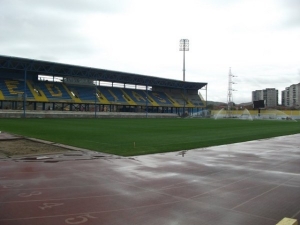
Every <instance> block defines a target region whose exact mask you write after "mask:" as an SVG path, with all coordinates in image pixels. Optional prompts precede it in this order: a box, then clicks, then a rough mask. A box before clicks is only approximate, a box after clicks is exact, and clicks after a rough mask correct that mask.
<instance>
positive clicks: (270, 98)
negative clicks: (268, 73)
mask: <svg viewBox="0 0 300 225" xmlns="http://www.w3.org/2000/svg"><path fill="white" fill-rule="evenodd" d="M258 100H264V101H265V106H266V107H276V106H278V90H276V89H275V88H267V89H264V90H256V91H252V102H253V101H258Z"/></svg>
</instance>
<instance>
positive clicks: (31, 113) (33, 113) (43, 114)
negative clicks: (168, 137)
mask: <svg viewBox="0 0 300 225" xmlns="http://www.w3.org/2000/svg"><path fill="white" fill-rule="evenodd" d="M23 117H24V111H23V110H0V118H23ZM25 117H26V118H95V112H75V111H37V110H26V112H25ZM146 117H147V118H177V117H178V115H177V114H174V113H148V114H146V113H126V112H97V113H96V118H146Z"/></svg>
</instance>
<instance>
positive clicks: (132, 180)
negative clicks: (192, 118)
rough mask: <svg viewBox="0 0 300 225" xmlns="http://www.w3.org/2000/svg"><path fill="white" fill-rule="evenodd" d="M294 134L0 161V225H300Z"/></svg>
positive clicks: (299, 160)
mask: <svg viewBox="0 0 300 225" xmlns="http://www.w3.org/2000/svg"><path fill="white" fill-rule="evenodd" d="M299 146H300V134H297V135H291V136H284V137H277V138H272V139H266V140H260V141H251V142H245V143H239V144H232V145H224V146H218V147H210V148H204V149H195V150H189V151H186V152H184V153H185V154H181V153H179V152H173V153H166V154H155V155H146V156H138V157H134V158H121V157H101V158H97V159H91V160H79V159H80V157H77V158H76V159H71V160H62V161H58V162H57V163H46V162H44V161H39V160H36V161H34V160H9V159H1V161H0V224H1V225H17V224H22V225H35V224H39V225H40V224H43V225H53V224H84V225H90V224H95V225H99V224H101V225H119V224H120V225H126V224H130V225H133V224H141V225H154V224H158V225H169V224H170V225H171V224H172V225H173V224H189V225H192V224H197V225H199V224H201V225H208V224H209V225H211V224H222V225H235V224H236V225H240V224H243V225H248V224H249V225H250V224H251V225H253V224H255V225H274V224H276V223H277V222H278V221H279V220H281V219H282V218H283V217H290V218H295V219H298V221H299V220H300V147H299Z"/></svg>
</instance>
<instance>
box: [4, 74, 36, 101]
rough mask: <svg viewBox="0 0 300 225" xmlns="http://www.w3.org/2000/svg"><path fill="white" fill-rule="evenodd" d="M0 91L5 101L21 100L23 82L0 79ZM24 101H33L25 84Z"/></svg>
mask: <svg viewBox="0 0 300 225" xmlns="http://www.w3.org/2000/svg"><path fill="white" fill-rule="evenodd" d="M0 90H1V92H2V95H3V97H4V99H5V100H13V101H21V100H23V93H24V82H23V81H19V80H9V79H0ZM26 100H27V101H30V100H35V99H34V97H33V94H32V93H31V91H30V89H29V87H28V85H27V84H26Z"/></svg>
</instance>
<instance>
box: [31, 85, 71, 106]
mask: <svg viewBox="0 0 300 225" xmlns="http://www.w3.org/2000/svg"><path fill="white" fill-rule="evenodd" d="M36 87H37V88H38V89H40V90H41V91H42V92H43V93H44V94H45V95H46V97H47V99H48V101H51V102H53V101H58V102H63V101H67V102H68V101H71V100H72V98H71V96H70V94H69V93H68V91H67V90H66V89H65V87H64V86H63V84H62V83H59V82H44V81H43V82H42V81H39V82H37V83H36Z"/></svg>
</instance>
